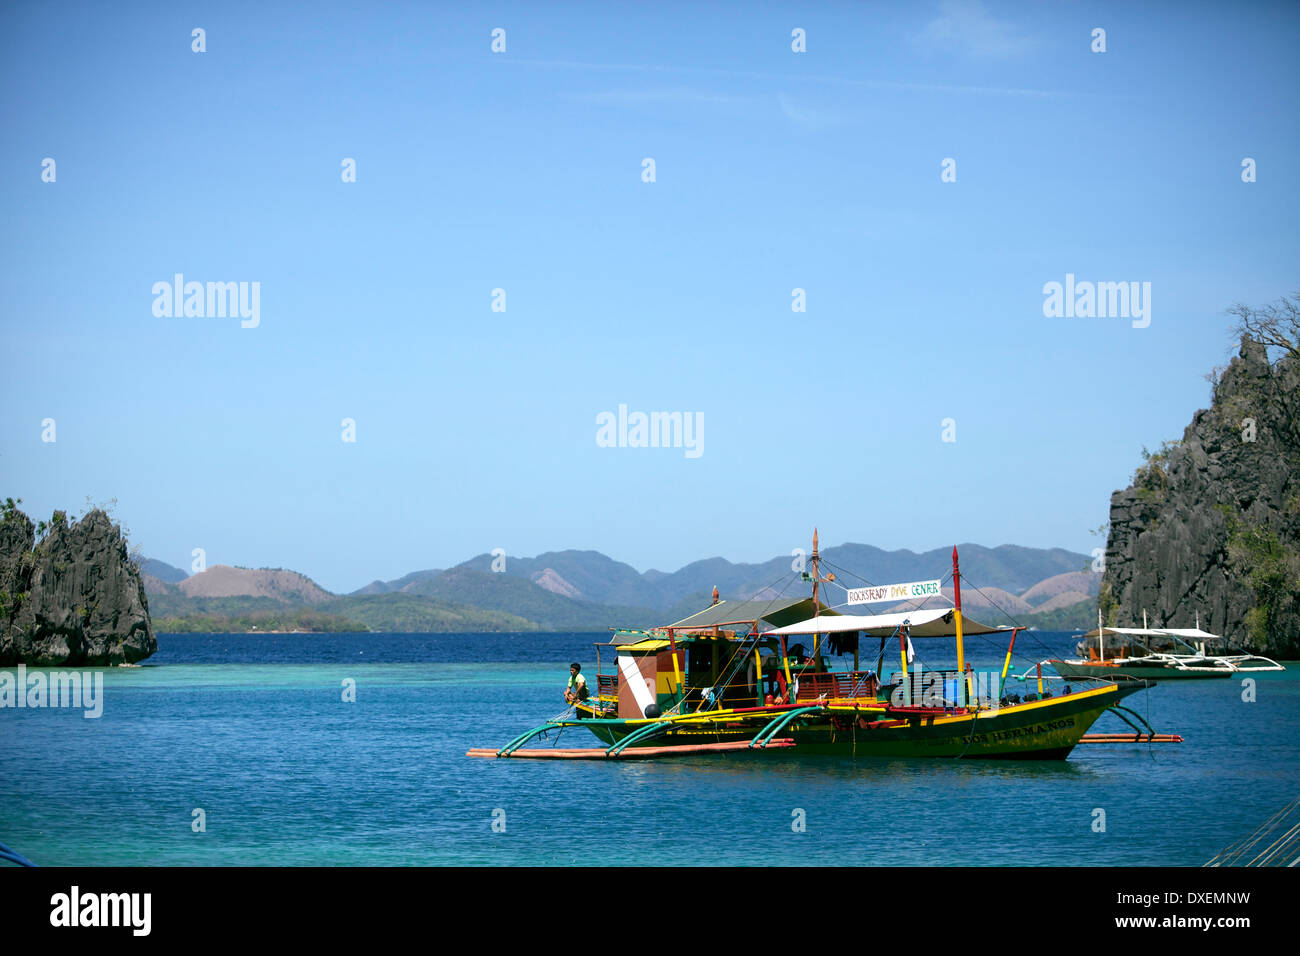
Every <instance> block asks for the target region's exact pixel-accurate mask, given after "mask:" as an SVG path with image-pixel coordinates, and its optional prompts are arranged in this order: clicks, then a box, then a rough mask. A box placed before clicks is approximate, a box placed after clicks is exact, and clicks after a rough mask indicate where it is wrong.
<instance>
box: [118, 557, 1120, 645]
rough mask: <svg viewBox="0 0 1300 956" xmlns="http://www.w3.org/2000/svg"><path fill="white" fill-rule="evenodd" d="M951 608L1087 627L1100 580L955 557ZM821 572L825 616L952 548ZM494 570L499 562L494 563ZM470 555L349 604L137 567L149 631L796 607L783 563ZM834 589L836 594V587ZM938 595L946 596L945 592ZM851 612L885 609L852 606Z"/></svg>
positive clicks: (286, 583)
mask: <svg viewBox="0 0 1300 956" xmlns="http://www.w3.org/2000/svg"><path fill="white" fill-rule="evenodd" d="M959 550H960V554H961V562H962V579H963V587H962V604H963V607H965V608H967V609H968V610H970V611H971V612H973V613H978V612H983V613H984V616H985V617H987V618H988V621H987V622H986V623H990V624H1000V623H1009V622H1010V620H1012V619H1014V620H1015V621H1016V622H1017V623H1021V624H1028V625H1034V624H1037V625H1038V626H1043V627H1053V628H1071V627H1084V626H1086V625H1087V624H1088V623H1089V621H1090V620H1091V617H1092V615H1093V614H1094V613H1095V608H1096V595H1097V593H1098V587H1099V583H1100V578H1101V575H1099V574H1095V573H1093V572H1091V571H1089V570H1087V566H1088V562H1089V559H1088V557H1087V556H1086V555H1083V554H1079V553H1076V552H1071V551H1066V550H1063V549H1060V548H1053V549H1047V550H1045V549H1041V548H1024V547H1019V546H1017V545H1001V546H999V547H996V548H986V547H983V546H981V545H976V544H963V545H959ZM822 559H823V571H832V572H834V573H835V575H836V579H837V580H836V583H835V584H832V585H828V586H827V587H826V589H825V590H824V591H823V595H824V596H825V597H826V599H827V600H828V603H830V604H832V605H834V604H839V603H842V602H843V601H844V591H843V590H842V589H841V588H848V587H860V586H864V585H866V584H890V583H896V582H904V581H914V580H927V579H932V578H942V577H944V575H945V574H946V572H947V570H948V568H949V567H950V564H951V549H947V548H936V549H935V550H933V551H927V552H923V553H920V554H917V553H915V552H912V551H907V550H901V551H883V550H881V549H880V548H875V547H872V546H870V545H865V544H844V545H838V546H836V547H831V548H826V549H823V551H822ZM495 560H496V561H497V566H498V567H500V559H495ZM493 562H494V558H493V556H492V555H490V554H480V555H478V556H476V557H473V558H470V559H469V560H468V561H465V562H462V563H461V564H458V565H456V566H455V567H452V568H448V569H446V570H442V569H428V570H423V571H412V572H411V573H409V574H406V575H403V576H402V577H400V578H397V579H395V580H392V581H378V580H376V581H373V582H371V583H370V584H368V585H366V586H365V587H362V588H359V589H357V590H356V591H353V592H352V593H351V594H346V595H336V594H331V593H330V592H328V591H326V590H325V589H323V588H321V587H320V586H319V585H317V584H316V583H315V582H314V581H312V580H311V579H310V578H308V577H306V576H305V575H303V574H299V573H298V572H296V571H287V570H284V569H280V568H275V569H271V568H261V569H256V570H254V569H251V568H237V567H231V566H229V565H214V566H212V567H210V568H208V569H207V570H205V571H203V572H201V573H199V574H193V575H189V574H186V573H185V572H184V571H183V570H181V569H179V568H176V567H172V566H171V565H168V564H166V563H164V562H161V561H157V560H154V559H145V560H144V561H142V563H141V570H142V572H143V575H144V582H145V590H146V592H147V594H148V596H149V604H150V610H151V612H152V614H153V616H154V619H155V629H156V630H158V631H163V632H167V631H192V630H204V631H220V630H235V631H244V630H260V631H268V630H275V631H279V630H375V631H523V630H555V631H580V630H603V629H604V628H606V627H609V626H619V627H646V626H651V625H656V624H667V623H672V622H673V621H677V620H681V619H682V618H684V617H686V616H687V615H689V614H691V613H693V612H695V611H697V610H700V609H701V608H703V607H705V606H706V605H708V603H709V601H710V599H711V594H712V591H713V588H714V586H716V587H717V588H718V590H719V592H720V594H721V596H722V597H723V598H724V599H728V600H737V599H743V598H751V597H758V598H771V597H777V596H782V595H784V596H796V595H802V594H806V593H807V590H808V585H807V584H804V583H803V582H801V581H800V580H799V579H798V574H797V572H796V571H795V570H794V567H793V564H794V559H793V558H792V557H790V556H781V557H775V558H772V559H771V560H769V561H764V562H762V563H761V564H744V563H740V564H737V563H733V562H731V561H728V560H726V559H725V558H705V559H703V560H700V561H695V562H692V563H691V564H688V565H686V566H685V567H683V568H681V569H679V570H677V571H674V572H672V573H666V572H663V571H656V570H649V571H645V572H641V571H637V570H636V569H635V568H633V567H632V566H631V565H628V564H624V563H622V562H620V561H615V560H614V559H612V558H610V557H607V556H606V555H604V554H601V553H600V552H598V551H572V550H570V551H550V552H547V553H545V554H540V555H537V556H536V557H532V558H522V557H510V556H507V557H506V558H505V559H504V568H502V569H501V570H493ZM837 585H838V586H837ZM945 596H946V597H947V598H948V599H949V600H951V597H952V594H951V591H950V590H949V589H945ZM854 610H855V611H856V612H858V613H871V612H874V611H882V610H888V606H885V605H878V604H877V605H859V606H855V608H854Z"/></svg>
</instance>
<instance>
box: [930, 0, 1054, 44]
mask: <svg viewBox="0 0 1300 956" xmlns="http://www.w3.org/2000/svg"><path fill="white" fill-rule="evenodd" d="M939 11H940V12H939V16H937V17H935V18H934V19H933V20H931V21H930V22H929V23H927V24H926V26H925V32H924V33H923V34H922V39H923V40H924V42H926V43H927V44H930V45H932V46H935V47H938V48H940V49H944V50H948V51H951V52H955V53H964V54H966V55H968V56H980V57H1004V56H1015V55H1017V54H1019V53H1024V52H1025V51H1027V50H1030V49H1032V48H1033V47H1034V46H1035V45H1037V41H1036V40H1035V39H1034V38H1033V37H1031V36H1027V35H1025V34H1024V33H1022V32H1021V31H1020V28H1019V27H1017V26H1016V25H1015V24H1014V23H1011V22H1010V21H1008V20H999V19H997V18H996V17H994V16H993V14H991V13H989V11H988V10H987V9H986V8H985V6H984V4H983V3H981V2H980V0H942V2H941V3H940V4H939Z"/></svg>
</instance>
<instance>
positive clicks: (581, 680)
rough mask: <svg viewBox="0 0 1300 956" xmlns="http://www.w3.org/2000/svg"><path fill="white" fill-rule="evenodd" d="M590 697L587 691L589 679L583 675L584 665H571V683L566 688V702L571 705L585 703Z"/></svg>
mask: <svg viewBox="0 0 1300 956" xmlns="http://www.w3.org/2000/svg"><path fill="white" fill-rule="evenodd" d="M589 696H590V692H589V691H588V690H587V678H586V677H584V676H583V675H582V665H581V664H578V663H576V662H575V663H573V664H570V665H569V683H568V684H567V685H566V686H565V688H564V700H565V702H566V703H569V704H576V703H578V702H579V701H585V700H586V699H587V698H588V697H589Z"/></svg>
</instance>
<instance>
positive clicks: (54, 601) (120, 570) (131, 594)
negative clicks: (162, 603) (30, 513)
mask: <svg viewBox="0 0 1300 956" xmlns="http://www.w3.org/2000/svg"><path fill="white" fill-rule="evenodd" d="M38 530H45V529H44V528H41V529H38V528H37V527H36V526H34V525H33V524H32V521H31V519H30V518H28V517H27V515H25V514H23V513H22V512H21V511H19V510H18V509H17V508H16V507H15V506H14V503H13V502H12V501H10V502H6V504H5V506H4V512H3V518H2V519H0V665H12V664H18V663H27V664H36V665H41V666H50V665H60V664H69V665H103V664H124V663H130V662H132V661H138V660H140V659H141V658H145V657H148V656H149V655H150V654H153V653H154V652H155V651H156V650H157V649H158V639H157V638H156V637H155V636H154V632H153V625H152V624H151V623H150V620H149V604H148V600H147V598H146V597H145V592H144V583H143V582H142V580H141V577H140V573H139V571H138V570H137V569H136V567H135V566H134V565H133V563H132V562H131V558H130V555H129V554H128V553H127V546H126V541H125V539H124V538H123V536H122V531H121V528H119V527H118V526H117V525H116V524H114V523H113V521H112V519H111V518H109V516H108V515H107V514H105V513H104V512H103V511H101V510H99V509H97V508H96V509H93V510H91V511H90V512H89V513H87V514H86V516H85V517H83V518H82V519H81V520H80V521H76V522H71V523H70V522H69V521H68V520H67V517H66V515H65V514H64V512H61V511H56V512H55V513H54V517H53V519H52V520H51V522H50V525H49V528H48V533H46V534H45V535H44V536H43V537H42V538H41V540H40V541H39V542H38V541H37V536H38Z"/></svg>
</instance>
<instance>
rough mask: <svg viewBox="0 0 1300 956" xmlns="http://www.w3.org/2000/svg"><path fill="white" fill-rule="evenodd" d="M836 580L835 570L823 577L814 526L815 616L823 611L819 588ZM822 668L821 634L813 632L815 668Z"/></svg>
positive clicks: (816, 669) (813, 582) (818, 615)
mask: <svg viewBox="0 0 1300 956" xmlns="http://www.w3.org/2000/svg"><path fill="white" fill-rule="evenodd" d="M834 580H835V573H834V572H831V573H830V574H828V575H826V577H822V558H821V552H820V551H819V550H818V547H817V529H816V528H813V550H812V586H813V595H812V599H813V617H820V616H821V612H822V608H821V600H820V598H819V597H818V588H819V587H820V585H821V583H822V582H823V581H834ZM821 669H822V651H821V635H820V634H813V670H815V671H820V670H821Z"/></svg>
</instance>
